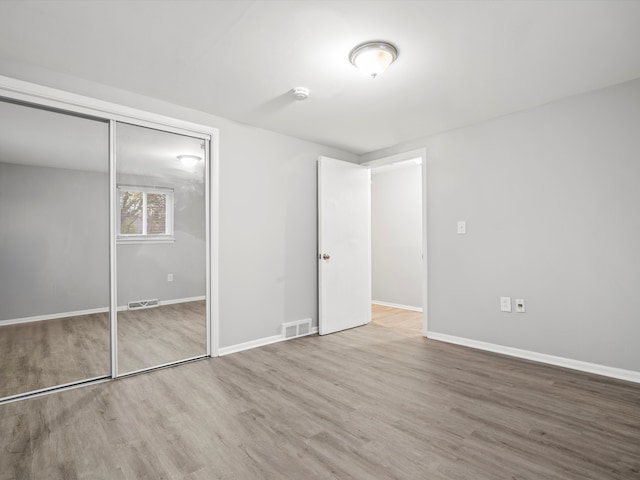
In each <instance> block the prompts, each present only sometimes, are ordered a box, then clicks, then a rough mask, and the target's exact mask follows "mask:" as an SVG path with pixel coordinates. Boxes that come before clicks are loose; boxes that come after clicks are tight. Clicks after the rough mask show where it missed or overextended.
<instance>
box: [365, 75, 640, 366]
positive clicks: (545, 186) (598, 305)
mask: <svg viewBox="0 0 640 480" xmlns="http://www.w3.org/2000/svg"><path fill="white" fill-rule="evenodd" d="M639 132H640V80H636V81H633V82H629V83H625V84H621V85H618V86H615V87H611V88H607V89H603V90H599V91H595V92H591V93H587V94H583V95H579V96H575V97H571V98H567V99H564V100H561V101H558V102H554V103H550V104H547V105H544V106H541V107H539V108H535V109H531V110H528V111H524V112H520V113H515V114H512V115H507V116H504V117H501V118H498V119H495V120H492V121H487V122H483V123H480V124H477V125H473V126H470V127H467V128H462V129H458V130H454V131H450V132H446V133H442V134H440V135H435V136H432V137H427V138H424V139H421V140H417V141H414V142H409V143H406V144H403V145H398V146H396V147H394V148H392V149H386V150H384V151H380V152H375V153H372V154H368V155H365V156H363V157H361V161H363V162H364V161H370V160H372V159H375V158H380V157H383V156H387V155H390V154H393V153H397V152H402V151H407V150H412V149H415V148H418V147H424V146H426V148H427V178H428V184H427V185H428V187H427V190H428V193H427V201H428V209H427V219H428V223H427V229H428V252H427V253H428V279H429V293H428V300H427V302H428V305H427V309H428V318H429V330H430V331H431V332H439V333H445V334H449V335H453V336H458V337H464V338H468V339H474V340H479V341H484V342H488V343H493V344H498V345H505V346H510V347H515V348H519V349H524V350H529V351H534V352H540V353H545V354H549V355H555V356H560V357H565V358H569V359H575V360H581V361H585V362H590V363H595V364H600V365H605V366H609V367H617V368H621V369H627V370H633V371H640V355H638V345H637V341H638V339H639V338H640V313H639V312H640V295H639V294H638V292H639V291H640V247H639V245H640V215H639V214H638V208H639V205H640V188H639V186H640V161H639V160H638V158H640V157H639V152H640V135H639ZM457 220H466V221H467V234H466V235H456V221H457ZM500 296H511V297H512V298H524V299H525V300H526V302H527V313H524V314H518V313H501V312H500V311H499V304H498V297H500Z"/></svg>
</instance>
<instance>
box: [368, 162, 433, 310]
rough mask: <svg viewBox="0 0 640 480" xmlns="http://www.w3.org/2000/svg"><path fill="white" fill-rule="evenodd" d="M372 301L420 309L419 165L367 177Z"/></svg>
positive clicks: (420, 232) (420, 207)
mask: <svg viewBox="0 0 640 480" xmlns="http://www.w3.org/2000/svg"><path fill="white" fill-rule="evenodd" d="M371 270H372V280H373V281H372V297H373V300H374V301H377V302H384V303H393V304H396V305H404V306H409V307H417V308H421V307H422V166H421V165H416V164H412V165H409V166H404V167H402V168H397V169H392V170H381V171H379V172H376V171H375V170H374V171H373V172H372V175H371Z"/></svg>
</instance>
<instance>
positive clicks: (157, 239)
mask: <svg viewBox="0 0 640 480" xmlns="http://www.w3.org/2000/svg"><path fill="white" fill-rule="evenodd" d="M122 191H130V192H142V193H145V194H147V193H160V194H162V195H166V196H167V210H166V219H165V222H166V223H165V225H166V230H165V231H168V232H170V233H168V234H165V235H149V234H147V233H142V234H124V235H123V234H121V233H120V231H121V228H122V224H121V220H122V217H121V216H120V214H118V216H117V217H118V235H117V238H116V241H117V243H119V244H123V245H127V244H136V243H174V242H175V241H176V239H175V237H174V235H173V233H174V231H173V211H174V195H173V188H166V187H149V186H143V185H120V184H119V185H118V198H117V202H118V208H117V212H118V213H119V212H120V192H122ZM142 211H143V216H142V231H143V232H146V231H147V196H146V195H145V196H144V200H143V207H142Z"/></svg>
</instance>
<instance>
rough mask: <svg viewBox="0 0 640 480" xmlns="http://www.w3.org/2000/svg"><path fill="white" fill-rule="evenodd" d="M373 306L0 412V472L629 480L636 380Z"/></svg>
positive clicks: (238, 479) (249, 478)
mask: <svg viewBox="0 0 640 480" xmlns="http://www.w3.org/2000/svg"><path fill="white" fill-rule="evenodd" d="M375 310H377V309H374V311H375ZM381 312H382V313H381V315H380V316H377V312H376V314H375V315H374V316H376V319H375V320H374V321H373V322H371V323H370V324H368V325H366V326H363V327H359V328H354V329H351V330H347V331H344V332H340V333H335V334H332V335H326V336H323V337H319V336H316V335H314V336H308V337H304V338H298V339H294V340H290V341H286V342H281V343H277V344H273V345H269V346H265V347H262V348H256V349H253V350H248V351H244V352H239V353H235V354H232V355H227V356H225V357H221V358H214V359H207V360H203V361H200V362H193V363H189V364H185V365H181V366H178V367H174V368H167V369H163V370H158V371H154V372H151V373H148V374H146V375H138V376H132V377H128V378H124V379H121V380H116V381H113V382H108V383H103V384H99V385H94V386H90V387H83V388H78V389H75V390H71V391H67V392H61V393H57V394H54V395H48V396H45V397H40V398H34V399H30V400H25V401H22V402H16V403H11V404H7V405H3V406H0V429H1V431H2V432H3V434H2V435H1V436H0V465H1V467H2V468H0V480H6V479H28V478H47V479H75V478H80V479H109V480H119V479H140V478H148V479H159V478H165V479H189V480H196V479H206V480H211V479H227V480H232V479H233V480H253V479H260V480H262V479H278V480H282V479H296V480H297V479H324V480H328V479H358V480H365V479H375V480H383V479H398V480H400V479H403V480H404V479H429V480H445V479H446V480H463V479H464V480H469V479H473V480H495V479H518V480H525V479H529V480H540V479H545V480H567V479H568V480H609V479H618V480H622V479H624V480H630V479H637V478H639V477H638V475H639V472H640V385H637V384H632V383H628V382H623V381H617V380H612V379H608V378H604V377H599V376H595V375H589V374H585V373H580V372H576V371H571V370H565V369H562V368H558V367H552V366H548V365H542V364H536V363H534V362H529V361H525V360H519V359H515V358H509V357H505V356H501V355H497V354H493V353H488V352H482V351H478V350H472V349H469V348H465V347H461V346H456V345H450V344H446V343H441V342H437V341H433V340H428V339H425V338H423V337H422V336H421V335H420V333H419V331H418V328H419V321H418V323H417V324H416V329H414V330H413V331H411V328H404V327H402V328H396V327H394V325H393V323H394V322H396V321H397V322H398V323H400V324H405V325H406V324H409V323H411V321H406V322H405V320H406V319H403V316H404V313H402V312H396V313H391V312H389V311H386V310H385V311H381ZM407 315H410V316H414V315H415V312H408V313H407ZM393 317H395V319H394V318H393Z"/></svg>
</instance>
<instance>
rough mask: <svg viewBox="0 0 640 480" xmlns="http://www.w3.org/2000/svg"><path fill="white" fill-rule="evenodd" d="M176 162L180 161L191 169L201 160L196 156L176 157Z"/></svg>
mask: <svg viewBox="0 0 640 480" xmlns="http://www.w3.org/2000/svg"><path fill="white" fill-rule="evenodd" d="M178 160H180V162H182V165H184V166H185V167H193V166H195V164H196V163H198V162H199V161H200V160H202V158H201V157H198V156H197V155H178Z"/></svg>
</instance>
